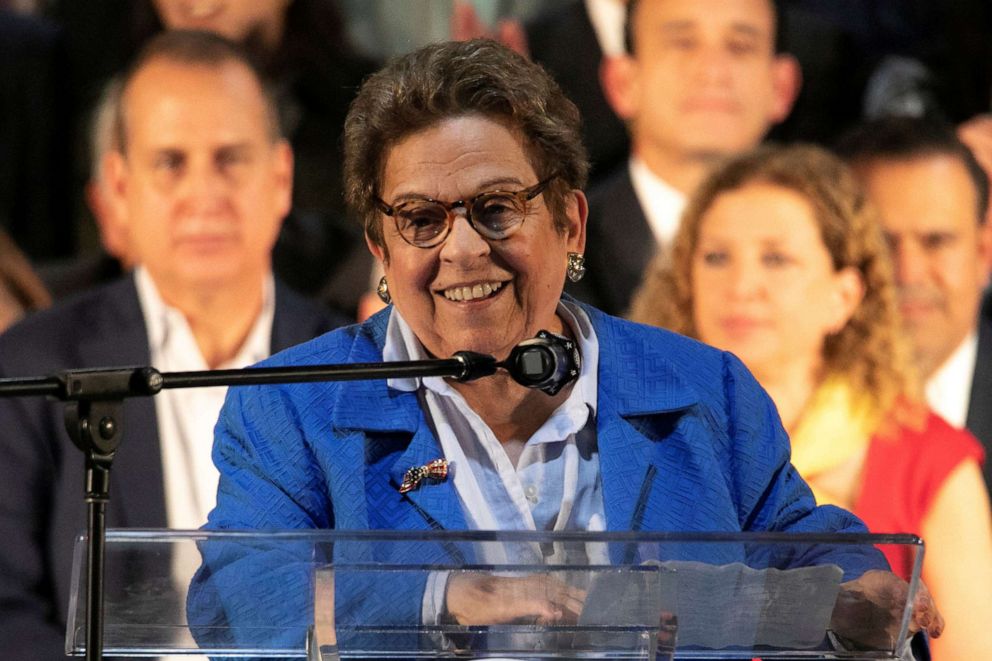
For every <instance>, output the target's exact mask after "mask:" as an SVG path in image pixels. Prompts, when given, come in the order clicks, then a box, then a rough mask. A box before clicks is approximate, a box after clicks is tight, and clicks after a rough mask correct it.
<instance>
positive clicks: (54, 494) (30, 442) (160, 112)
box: [0, 32, 336, 660]
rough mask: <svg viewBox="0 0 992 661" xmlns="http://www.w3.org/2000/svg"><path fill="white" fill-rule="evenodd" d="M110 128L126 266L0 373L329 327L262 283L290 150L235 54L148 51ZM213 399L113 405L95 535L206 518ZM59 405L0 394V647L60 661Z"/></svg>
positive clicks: (283, 201)
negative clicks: (107, 484)
mask: <svg viewBox="0 0 992 661" xmlns="http://www.w3.org/2000/svg"><path fill="white" fill-rule="evenodd" d="M117 117H118V124H117V131H118V136H119V141H118V142H119V147H118V148H117V150H116V151H115V152H114V153H113V154H111V156H110V159H111V162H110V164H109V166H108V176H109V190H110V200H111V203H112V204H114V205H115V208H116V212H115V213H114V214H113V217H114V218H115V219H117V221H118V222H121V223H123V224H124V225H126V230H127V236H128V237H129V242H130V244H129V245H130V246H131V248H132V250H133V254H134V256H135V261H136V264H137V266H136V269H135V272H134V274H133V275H132V276H131V277H128V278H127V279H124V280H120V281H117V282H114V283H112V284H110V285H106V286H103V287H101V288H98V289H94V290H92V291H90V292H88V293H84V294H82V295H79V296H77V297H74V298H72V299H70V300H68V301H66V302H64V303H62V304H60V305H59V306H57V307H55V308H52V309H50V310H47V311H45V312H43V313H38V314H37V315H35V316H33V317H30V318H28V319H26V320H25V321H23V322H22V323H21V324H19V325H17V326H15V327H13V328H12V329H11V330H10V331H8V332H7V333H6V334H5V335H3V336H0V374H2V375H3V376H6V377H9V376H25V375H36V374H51V373H53V372H56V371H59V370H63V369H68V368H87V367H95V366H113V365H148V364H154V365H155V366H156V367H158V368H160V369H163V370H164V371H185V370H190V369H207V368H216V367H236V366H242V365H245V364H248V363H252V362H255V361H257V360H259V359H261V358H263V357H265V356H267V355H269V354H270V353H271V352H273V351H276V350H279V349H282V348H285V347H288V346H290V345H292V344H296V343H299V342H302V341H304V340H307V339H310V338H312V337H314V336H316V335H319V334H321V333H323V332H325V331H327V330H330V329H331V328H333V327H334V326H335V325H336V324H335V320H333V319H331V318H329V316H328V315H327V314H325V313H324V312H322V311H320V310H319V309H317V308H315V307H313V306H311V304H310V303H308V302H306V301H305V300H303V299H302V298H300V297H299V296H297V295H295V294H293V293H292V292H290V291H289V290H287V289H286V288H284V287H283V286H282V285H280V284H279V283H276V282H274V279H273V277H272V266H271V250H272V246H273V243H274V242H275V239H276V235H277V234H278V231H279V226H280V223H281V221H282V219H283V217H284V216H285V215H286V213H287V211H288V209H289V206H290V199H291V190H292V165H293V161H292V153H291V150H290V148H289V146H288V145H287V143H286V142H285V140H284V139H283V138H282V137H281V134H280V131H279V129H278V122H277V121H276V113H275V107H274V104H273V103H272V101H271V100H270V99H269V98H268V96H267V94H266V92H265V91H264V89H263V86H262V84H261V82H260V79H259V78H258V75H257V73H256V72H255V70H254V69H253V68H252V66H251V64H250V63H249V61H248V59H247V58H245V57H244V56H243V55H242V54H241V52H240V51H239V50H238V49H237V48H236V47H235V46H232V45H231V44H229V43H228V42H226V41H225V40H223V39H222V38H220V37H217V36H214V35H209V34H206V33H183V32H173V33H168V34H166V35H162V36H161V37H157V38H156V39H154V40H152V42H150V44H149V45H148V47H147V48H146V49H145V50H144V51H143V53H142V54H141V55H140V56H139V58H138V60H137V61H136V63H135V65H134V66H133V68H132V69H131V70H130V71H129V72H128V73H127V74H126V76H125V78H124V79H123V86H122V91H121V95H120V98H119V112H118V113H117ZM223 394H224V393H223V390H218V389H216V388H213V389H194V390H184V391H165V392H164V393H161V394H160V396H158V397H156V398H155V399H154V400H151V399H134V400H129V401H128V402H127V403H126V405H125V420H126V430H125V431H124V436H123V440H122V442H121V446H120V449H119V451H118V453H117V456H116V459H115V462H114V470H113V474H114V476H113V480H112V488H111V495H112V498H111V502H110V505H109V507H108V515H107V523H108V525H109V526H116V527H125V526H126V527H142V528H144V527H151V528H158V527H166V526H168V527H173V528H191V527H196V526H198V525H199V524H200V523H202V522H203V521H204V520H205V516H206V511H209V509H210V507H211V506H212V505H213V496H214V492H215V491H216V483H217V477H216V471H215V469H213V467H212V465H211V463H210V459H209V454H210V445H211V438H212V429H213V424H214V421H215V419H216V415H217V411H218V410H219V408H220V405H221V400H222V398H223ZM163 395H165V397H163ZM61 409H62V407H61V406H60V405H59V404H57V403H54V402H48V401H45V400H42V399H34V398H27V399H19V400H0V455H2V457H3V460H2V461H0V503H2V505H0V538H2V539H3V544H0V649H3V650H4V653H5V654H6V655H8V656H9V657H10V658H17V659H25V660H30V659H38V660H41V659H46V660H47V659H61V658H64V657H63V651H62V650H63V640H64V636H65V635H64V628H65V623H66V617H67V612H66V611H67V607H68V595H69V592H70V590H71V587H72V586H71V585H70V565H71V555H72V548H73V538H74V537H75V536H76V535H77V534H78V533H79V532H80V531H81V530H82V529H84V527H85V519H84V512H85V508H84V505H83V501H82V496H83V490H82V475H83V460H82V456H81V454H80V453H79V452H78V451H77V450H76V449H74V448H73V447H72V446H71V444H70V443H69V441H68V439H67V438H66V435H65V432H64V431H63V424H62V410H61ZM108 571H109V572H110V574H109V575H108V578H110V579H112V580H114V579H115V577H114V576H113V569H112V568H111V567H108ZM116 578H117V579H120V577H116Z"/></svg>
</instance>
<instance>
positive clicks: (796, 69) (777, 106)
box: [769, 53, 803, 124]
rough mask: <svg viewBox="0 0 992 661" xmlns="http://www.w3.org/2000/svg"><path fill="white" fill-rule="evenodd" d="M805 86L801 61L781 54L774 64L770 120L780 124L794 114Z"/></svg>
mask: <svg viewBox="0 0 992 661" xmlns="http://www.w3.org/2000/svg"><path fill="white" fill-rule="evenodd" d="M802 85H803V72H802V68H801V67H800V66H799V60H797V59H796V58H795V57H794V56H792V55H789V54H788V53H780V54H778V55H776V56H775V59H774V61H773V62H772V105H771V109H770V112H769V120H771V123H772V124H778V123H779V122H782V121H784V120H785V118H786V117H788V116H789V113H790V112H792V106H793V105H794V104H795V103H796V98H797V97H798V96H799V90H800V88H802Z"/></svg>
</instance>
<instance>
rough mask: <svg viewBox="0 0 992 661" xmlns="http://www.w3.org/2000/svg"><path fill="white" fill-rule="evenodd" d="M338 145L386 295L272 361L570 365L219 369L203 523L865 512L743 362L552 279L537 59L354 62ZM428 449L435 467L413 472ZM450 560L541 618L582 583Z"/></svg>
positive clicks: (463, 601) (675, 518)
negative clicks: (792, 438)
mask: <svg viewBox="0 0 992 661" xmlns="http://www.w3.org/2000/svg"><path fill="white" fill-rule="evenodd" d="M345 148H346V149H345V150H346V162H345V171H346V191H347V195H348V200H349V202H350V204H351V205H352V206H353V208H354V209H355V210H356V211H357V213H358V214H359V215H360V217H361V218H362V220H363V222H364V226H365V233H366V236H367V241H368V245H369V248H370V250H371V251H372V253H373V254H374V255H375V256H376V257H377V258H378V259H379V260H380V261H381V263H382V267H383V270H384V272H385V277H384V278H383V280H382V282H381V283H380V287H379V293H380V295H381V296H382V297H383V298H384V299H385V300H387V301H388V302H391V303H392V304H391V305H390V306H388V307H387V308H386V309H385V310H383V311H382V312H380V313H379V314H377V315H375V316H374V317H372V318H371V319H369V320H368V321H367V322H365V323H364V324H361V325H359V326H352V327H350V328H346V329H341V330H338V331H335V332H333V333H329V334H327V335H324V336H322V337H320V338H318V339H316V340H313V341H311V342H309V343H307V344H304V345H301V346H299V347H296V348H294V349H291V350H289V351H287V352H284V353H282V354H279V355H277V356H275V357H274V358H272V359H271V360H270V361H269V362H268V363H267V364H268V365H312V364H324V363H368V362H376V361H381V360H386V361H391V360H416V359H422V358H430V357H438V358H447V357H449V356H451V355H452V354H453V353H454V352H457V351H462V350H470V351H475V352H480V353H484V354H490V355H493V356H495V357H496V358H497V359H500V360H502V359H505V358H506V357H507V356H508V354H510V352H511V350H512V349H513V348H514V347H515V346H517V345H518V344H519V343H521V342H522V341H525V340H528V339H529V338H533V337H534V336H535V335H536V334H538V333H539V332H540V331H547V332H548V333H550V334H552V335H557V336H561V337H564V338H568V339H569V340H570V341H571V342H573V343H574V344H575V346H576V347H577V349H578V353H579V354H580V360H579V361H577V364H579V365H581V367H580V368H579V369H577V370H576V372H577V374H576V378H575V379H574V380H573V381H571V382H569V383H567V384H566V385H565V387H563V388H562V389H561V390H560V391H558V392H557V393H556V394H553V395H549V394H548V393H546V392H542V391H540V390H536V389H529V388H525V387H523V386H521V385H519V384H518V383H517V382H516V381H514V380H513V379H512V378H510V377H509V376H507V375H505V374H500V375H496V376H492V377H489V378H485V379H479V380H477V381H473V382H466V383H462V382H456V381H449V380H445V379H442V378H440V377H432V378H422V379H413V378H407V379H392V380H389V381H385V382H383V381H364V382H348V383H311V384H295V385H287V386H281V387H265V388H237V389H233V390H232V391H231V393H230V395H229V397H228V401H227V403H226V404H225V407H224V410H223V412H222V414H221V419H220V421H219V423H218V427H217V432H216V434H217V435H216V444H215V448H214V459H215V462H216V463H217V465H218V467H219V469H220V473H221V481H220V488H219V492H218V503H217V506H216V508H215V509H214V511H213V512H212V514H211V515H210V520H209V524H208V528H209V529H245V528H263V529H287V528H291V529H306V528H336V529H414V530H430V529H446V530H459V529H460V530H466V529H468V530H537V531H574V530H593V531H596V530H611V531H631V530H632V531H638V530H643V531H685V532H694V531H720V532H737V531H788V532H857V531H862V532H863V531H864V527H863V526H862V524H861V523H860V521H858V520H857V519H856V518H855V517H853V515H850V514H848V513H847V512H845V511H843V510H841V509H838V508H835V507H817V506H816V505H815V502H814V500H813V497H812V495H811V493H810V491H809V489H808V488H807V486H806V485H805V484H804V482H803V481H802V479H801V478H800V477H799V476H798V475H797V474H796V472H795V470H794V469H793V468H792V467H791V466H790V464H789V451H788V439H787V438H786V435H785V433H784V431H783V429H782V426H781V424H780V423H779V420H778V416H777V414H776V412H775V407H774V405H773V404H772V403H771V401H770V399H769V398H768V396H767V395H766V394H765V393H764V392H763V391H762V390H761V388H760V387H759V386H758V385H757V383H756V382H755V380H754V379H753V378H752V377H751V375H750V374H749V373H748V371H747V370H746V369H745V368H744V367H743V365H742V364H741V363H740V361H738V360H737V359H736V358H734V357H733V356H731V355H730V354H728V353H723V352H720V351H717V350H715V349H712V348H708V347H705V346H703V345H701V344H699V343H697V342H694V341H692V340H689V339H686V338H683V337H680V336H678V335H675V334H673V333H670V332H667V331H664V330H660V329H655V328H648V327H646V326H640V325H635V324H632V323H629V322H625V321H622V320H620V319H616V318H613V317H609V316H607V315H605V314H603V313H601V312H599V311H597V310H595V309H592V308H590V307H587V306H584V305H582V304H580V303H578V302H576V301H573V300H571V299H569V298H567V297H563V296H562V289H563V287H564V283H565V279H566V278H570V279H572V280H577V279H579V278H581V277H582V274H583V271H584V267H583V252H584V251H585V249H586V246H585V237H586V232H585V229H586V209H587V205H586V199H585V196H584V195H583V193H582V187H583V185H584V184H585V178H586V170H587V162H586V158H585V153H584V150H583V147H582V144H581V142H580V139H579V116H578V112H577V111H576V109H575V106H574V105H573V104H572V103H571V102H570V101H569V100H568V99H566V98H565V96H564V95H563V94H562V92H561V90H559V88H558V87H557V85H556V84H555V83H554V82H553V81H552V80H551V79H550V77H549V76H548V75H547V74H546V73H545V72H544V71H543V70H542V69H541V68H540V67H538V66H537V65H534V64H532V63H530V62H528V61H527V60H526V59H524V58H522V57H520V56H518V55H516V54H514V53H513V52H511V51H509V50H507V49H505V48H503V47H501V46H499V45H498V44H496V43H493V42H488V41H472V42H467V43H444V44H436V45H432V46H428V47H426V48H423V49H421V50H419V51H416V52H414V53H411V54H409V55H406V56H403V57H400V58H398V59H396V60H394V61H393V62H391V63H390V64H388V65H387V66H386V68H384V69H383V70H381V71H380V72H378V73H377V74H375V75H373V76H372V77H371V78H369V79H368V80H367V81H366V82H365V84H364V85H363V87H362V89H361V91H360V92H359V94H358V97H357V98H356V100H355V102H354V103H353V105H352V107H351V110H350V112H349V115H348V119H347V123H346V127H345ZM590 249H595V246H591V247H590ZM437 460H443V461H445V462H447V464H448V465H449V466H450V467H451V468H452V469H453V470H452V471H451V473H450V475H449V478H448V479H445V480H439V479H435V480H431V479H411V475H414V474H416V469H418V467H426V466H429V465H430V464H431V463H432V462H435V461H437ZM417 475H419V474H417ZM417 475H415V477H417ZM404 478H406V479H404ZM862 569H863V568H862ZM461 578H462V576H453V578H452V583H451V584H450V585H449V586H448V589H447V592H446V598H447V603H446V604H444V606H443V608H444V609H445V611H446V613H445V614H446V615H447V616H448V617H450V618H452V619H453V620H454V621H456V622H458V623H463V624H464V623H472V622H477V621H488V622H492V621H494V620H496V621H507V622H510V621H519V620H520V619H521V618H535V619H537V620H538V621H540V620H542V619H545V620H548V619H554V618H555V617H556V616H557V615H560V614H561V607H562V606H563V604H564V607H565V608H566V609H568V608H569V606H568V603H569V602H570V601H574V600H576V599H578V598H580V597H581V595H576V594H570V593H567V591H565V592H563V593H562V594H560V595H556V596H554V598H553V599H552V601H554V602H556V603H555V608H557V610H556V609H555V608H550V606H549V604H544V603H537V602H528V601H519V602H515V601H512V600H509V599H500V595H499V593H498V591H497V592H495V593H494V592H492V590H493V589H494V588H493V586H491V585H487V586H484V587H485V591H486V598H485V599H482V598H480V595H481V594H482V593H483V592H484V590H483V588H481V587H479V586H474V585H472V584H471V582H468V583H466V584H464V585H456V582H457V581H458V580H460V579H461ZM849 578H850V577H849ZM495 589H497V590H498V587H497V588H495ZM428 602H429V600H425V601H424V603H423V604H421V603H419V602H418V603H417V604H414V605H413V607H415V608H416V609H417V611H418V612H419V611H420V609H421V608H425V609H426V608H428V607H429V603H428ZM480 608H486V609H488V611H489V612H488V613H486V615H485V618H483V617H482V616H481V615H480V613H478V612H477V611H478V609H480ZM494 609H495V610H498V611H499V612H497V613H494ZM924 610H926V609H924ZM419 616H420V617H423V618H425V619H426V618H427V617H428V616H427V615H426V614H423V613H420V615H419ZM412 617H418V615H417V614H416V613H414V614H413V615H412ZM487 618H488V619H487ZM938 620H939V616H936V615H935V614H934V613H932V612H925V613H924V614H923V615H922V619H919V618H918V622H921V623H924V622H927V621H929V622H932V623H933V625H934V626H933V628H934V630H936V629H938V628H939V625H938V624H937V623H938ZM917 628H918V626H917Z"/></svg>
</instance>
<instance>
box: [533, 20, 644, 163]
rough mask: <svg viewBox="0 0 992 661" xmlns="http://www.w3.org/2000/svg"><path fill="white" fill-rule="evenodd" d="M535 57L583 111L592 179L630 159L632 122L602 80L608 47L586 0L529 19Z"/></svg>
mask: <svg viewBox="0 0 992 661" xmlns="http://www.w3.org/2000/svg"><path fill="white" fill-rule="evenodd" d="M524 29H525V30H526V33H527V46H528V48H529V49H530V56H531V58H532V59H533V60H534V61H535V62H537V63H538V64H540V65H541V66H543V67H544V68H545V69H547V70H548V73H550V74H551V76H552V77H553V78H554V79H555V81H556V82H557V83H558V84H559V85H560V86H561V88H562V90H563V91H564V92H565V94H566V95H567V96H568V98H569V99H571V100H572V102H574V103H575V105H576V106H578V108H579V112H580V113H582V142H583V143H585V146H586V149H588V150H589V160H590V161H591V162H592V170H591V172H590V181H592V182H596V181H600V180H602V179H603V177H604V176H608V175H609V174H610V172H611V171H612V170H613V169H614V168H615V167H617V166H619V165H620V164H622V163H625V162H626V161H627V155H628V154H629V153H630V139H629V138H628V136H627V128H626V127H625V126H624V124H623V122H622V121H621V120H620V118H619V117H617V116H616V114H615V113H614V112H613V109H612V108H610V104H609V103H608V102H607V100H606V95H605V94H604V93H603V89H602V87H600V84H599V66H600V63H601V62H602V61H603V50H602V49H601V48H600V47H599V40H598V38H597V37H596V30H595V28H593V26H592V23H591V22H590V21H589V14H588V13H587V12H586V6H585V3H584V2H570V3H568V4H566V5H564V6H562V7H556V8H554V9H551V10H548V11H546V12H543V13H541V14H539V15H538V16H537V17H535V18H534V19H533V20H532V21H530V22H528V23H527V24H526V25H525V26H524Z"/></svg>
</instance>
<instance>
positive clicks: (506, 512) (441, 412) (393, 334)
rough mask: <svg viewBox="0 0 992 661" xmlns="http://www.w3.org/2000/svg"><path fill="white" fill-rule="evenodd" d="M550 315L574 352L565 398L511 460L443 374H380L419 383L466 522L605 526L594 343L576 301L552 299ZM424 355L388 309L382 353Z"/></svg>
mask: <svg viewBox="0 0 992 661" xmlns="http://www.w3.org/2000/svg"><path fill="white" fill-rule="evenodd" d="M558 314H559V316H561V317H562V319H564V320H565V323H567V324H568V325H569V326H570V327H571V329H572V332H573V334H574V336H575V338H576V341H577V343H578V347H579V351H580V353H581V355H582V367H581V370H580V372H579V378H578V380H577V381H576V383H575V385H574V386H573V388H572V392H571V393H570V394H569V396H568V398H567V399H566V400H565V401H564V402H563V403H562V404H561V405H560V406H559V407H558V408H557V409H556V410H555V411H554V412H553V413H552V414H551V416H550V417H549V418H548V420H546V421H545V422H544V424H543V425H541V427H540V428H539V429H538V430H537V431H536V432H535V433H534V434H533V436H531V437H530V438H529V439H526V442H525V443H524V446H523V451H522V453H521V454H520V457H519V460H518V462H517V464H516V466H514V465H513V463H512V462H511V461H510V458H509V457H508V455H507V453H506V451H505V450H504V449H503V446H502V445H501V444H500V442H499V441H498V440H497V439H496V436H495V435H494V434H493V432H492V430H491V429H489V427H488V426H487V425H486V424H485V423H484V422H483V420H482V418H480V417H479V415H478V414H477V413H476V412H475V411H473V410H472V409H471V408H470V407H469V406H468V404H467V403H466V402H465V400H464V398H463V397H462V396H461V394H459V393H458V391H456V390H455V389H454V388H452V387H451V386H450V385H449V384H448V383H447V382H446V381H445V380H444V379H443V378H440V377H428V378H424V379H413V378H407V379H390V380H389V381H388V385H389V387H391V388H395V389H398V390H406V391H413V390H416V389H417V388H419V387H421V386H422V387H423V388H424V389H425V401H426V402H427V407H428V411H427V414H428V415H430V417H431V419H432V421H433V423H434V427H435V429H437V432H438V436H439V438H438V441H439V443H440V444H441V449H442V451H443V452H444V456H445V458H446V459H447V460H448V462H449V468H450V471H451V475H452V479H453V480H454V486H455V491H456V493H457V494H458V497H459V499H460V500H461V503H462V508H463V510H464V512H465V517H466V522H467V524H468V525H469V527H471V528H473V529H477V530H549V531H550V530H603V529H605V513H604V505H603V495H602V485H601V483H600V479H599V453H598V450H597V447H596V426H595V411H596V392H597V390H596V388H597V376H596V375H597V370H598V361H599V342H598V340H597V339H596V333H595V331H594V330H593V328H592V324H591V323H590V322H589V319H588V317H587V316H586V314H585V313H584V312H583V311H582V310H581V309H580V308H579V307H577V306H573V305H571V304H568V303H559V305H558ZM427 357H428V355H427V352H426V351H425V350H424V348H423V345H421V344H420V341H419V340H418V339H417V338H416V336H415V335H414V334H413V330H412V329H411V328H410V326H409V325H408V324H407V323H406V321H405V320H404V319H403V317H402V316H401V315H400V314H399V311H398V310H396V309H395V308H394V309H393V311H392V314H391V315H390V319H389V326H388V328H387V330H386V343H385V346H384V348H383V359H384V360H387V361H391V360H422V359H425V358H427Z"/></svg>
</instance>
